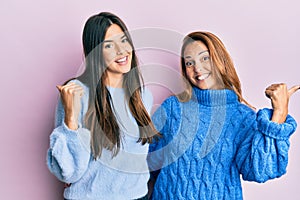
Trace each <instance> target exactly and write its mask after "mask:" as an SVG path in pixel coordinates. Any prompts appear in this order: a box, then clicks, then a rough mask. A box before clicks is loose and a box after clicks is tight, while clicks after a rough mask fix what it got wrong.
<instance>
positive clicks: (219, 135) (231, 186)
mask: <svg viewBox="0 0 300 200" xmlns="http://www.w3.org/2000/svg"><path fill="white" fill-rule="evenodd" d="M181 67H182V68H181V69H182V75H183V77H185V78H186V80H187V81H186V84H187V87H186V90H185V91H184V92H182V93H181V94H179V95H177V96H171V97H169V98H167V99H166V100H165V101H164V102H163V103H162V105H161V107H160V108H158V110H157V111H156V112H155V113H154V115H153V117H152V120H153V123H154V125H155V127H156V128H157V130H158V131H159V132H160V133H161V134H162V139H160V140H158V141H157V142H154V143H152V144H150V148H149V150H150V151H149V155H148V163H149V167H150V169H151V170H152V171H153V172H152V176H151V182H152V181H155V185H154V188H153V192H152V199H201V200H202V199H204V200H205V199H206V200H208V199H209V200H210V199H215V200H220V199H228V200H232V199H242V198H243V195H242V187H241V180H240V175H241V176H242V178H243V179H244V180H247V181H255V182H259V183H261V182H265V181H267V180H270V179H274V178H278V177H280V176H282V175H283V174H284V173H285V172H286V167H287V164H288V149H289V144H290V143H289V137H290V136H291V134H292V133H293V132H294V131H295V130H296V126H297V124H296V121H295V120H294V119H293V118H292V117H291V116H290V115H288V102H289V98H290V97H291V95H292V94H293V93H294V92H296V91H297V90H298V89H299V85H297V86H294V87H292V88H291V89H289V90H288V89H287V86H286V85H285V84H272V85H271V86H269V87H268V88H267V89H266V91H265V93H266V95H267V96H268V97H269V98H270V99H271V104H272V109H267V108H264V109H261V110H259V111H258V112H257V113H256V112H255V111H254V108H253V107H252V106H251V105H249V103H248V102H247V101H246V100H245V99H244V98H243V96H242V91H241V84H240V81H239V78H238V76H237V73H236V71H235V68H234V65H233V62H232V60H231V58H230V55H229V53H228V52H227V50H226V49H225V46H224V45H223V43H222V42H221V40H220V39H219V38H218V37H217V36H215V35H214V34H212V33H209V32H193V33H190V34H188V35H187V36H186V37H185V39H184V41H183V45H182V49H181Z"/></svg>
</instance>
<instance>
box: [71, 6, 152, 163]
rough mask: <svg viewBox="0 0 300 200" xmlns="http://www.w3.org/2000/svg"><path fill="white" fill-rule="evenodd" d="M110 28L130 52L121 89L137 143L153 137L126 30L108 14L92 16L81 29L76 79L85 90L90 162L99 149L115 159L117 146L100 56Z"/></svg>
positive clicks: (115, 127)
mask: <svg viewBox="0 0 300 200" xmlns="http://www.w3.org/2000/svg"><path fill="white" fill-rule="evenodd" d="M112 24H116V25H118V26H119V27H120V28H121V29H122V31H123V32H124V34H125V35H126V36H127V39H128V41H129V43H130V45H131V46H132V49H133V50H132V62H131V70H130V72H128V73H126V74H124V77H123V88H124V90H125V96H126V99H127V102H128V105H129V109H130V112H131V113H132V115H133V117H134V118H135V120H136V122H137V124H138V127H139V133H140V137H139V140H138V141H137V142H141V143H142V144H146V143H147V142H148V143H151V142H152V139H153V136H154V135H156V134H157V132H156V131H155V128H154V126H153V124H152V121H151V118H150V116H149V114H148V113H147V111H146V108H145V107H144V105H143V102H142V99H141V92H142V85H143V80H142V76H141V74H140V71H139V69H138V67H137V66H138V60H137V56H136V53H135V50H134V47H133V43H132V39H131V37H130V35H129V33H128V29H127V28H126V26H125V24H124V22H123V21H122V20H121V19H120V18H119V17H117V16H116V15H114V14H112V13H109V12H102V13H99V14H97V15H93V16H91V17H90V18H89V19H88V20H87V22H86V24H85V26H84V30H83V36H82V42H83V48H84V55H85V67H86V68H85V71H84V72H83V74H82V75H81V76H79V77H78V78H77V79H78V80H80V81H81V82H83V83H84V84H85V85H87V86H88V88H89V106H88V111H87V113H86V115H85V119H84V122H85V126H86V127H87V128H88V129H89V130H90V131H91V150H92V153H93V157H94V159H97V158H99V157H100V156H101V153H102V150H103V148H106V149H108V150H110V151H112V154H113V156H115V155H117V153H118V151H119V149H120V142H121V138H120V128H119V124H118V123H117V120H116V116H115V115H114V113H113V105H112V99H111V95H110V93H109V91H108V89H107V88H106V86H105V80H106V77H107V72H106V66H105V63H104V59H103V53H102V43H103V41H104V37H105V34H106V31H107V29H108V28H109V27H110V26H111V25H112Z"/></svg>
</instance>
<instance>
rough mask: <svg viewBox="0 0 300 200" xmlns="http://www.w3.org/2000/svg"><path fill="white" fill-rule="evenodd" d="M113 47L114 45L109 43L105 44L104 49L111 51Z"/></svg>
mask: <svg viewBox="0 0 300 200" xmlns="http://www.w3.org/2000/svg"><path fill="white" fill-rule="evenodd" d="M112 47H113V44H111V43H108V44H105V45H104V48H105V49H110V48H112Z"/></svg>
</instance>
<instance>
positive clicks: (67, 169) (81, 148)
mask: <svg viewBox="0 0 300 200" xmlns="http://www.w3.org/2000/svg"><path fill="white" fill-rule="evenodd" d="M76 82H77V83H78V81H76ZM87 98H88V94H87V91H86V90H85V94H84V95H83V97H82V99H81V102H82V107H81V110H82V112H81V114H80V115H79V119H78V120H79V128H78V129H77V130H71V129H69V128H68V127H67V125H66V124H65V123H64V108H63V105H62V102H61V100H60V99H59V101H58V104H57V108H56V115H55V129H54V130H53V131H52V133H51V135H50V148H49V149H48V152H47V166H48V168H49V170H50V172H51V173H53V174H54V175H55V176H56V177H57V178H58V179H59V180H60V181H62V182H66V183H73V182H76V181H77V180H79V179H80V178H81V176H82V175H83V173H84V172H85V171H86V169H87V166H88V163H89V160H90V132H89V130H87V129H86V128H83V127H82V122H83V116H84V115H83V112H85V111H86V109H87Z"/></svg>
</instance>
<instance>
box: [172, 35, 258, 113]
mask: <svg viewBox="0 0 300 200" xmlns="http://www.w3.org/2000/svg"><path fill="white" fill-rule="evenodd" d="M195 41H201V42H203V43H204V44H205V45H206V47H207V49H208V52H209V55H210V61H211V64H212V70H213V73H214V74H215V75H216V78H217V79H218V80H217V81H218V82H220V83H223V84H224V88H226V89H230V90H233V91H234V92H235V93H236V95H237V96H238V100H239V101H240V102H244V103H245V104H246V105H248V106H249V107H251V108H254V107H253V106H251V105H250V104H249V103H248V102H247V101H246V100H245V99H244V98H243V96H242V89H241V83H240V80H239V77H238V75H237V73H236V70H235V68H234V64H233V62H232V59H231V57H230V55H229V53H228V51H227V50H226V48H225V46H224V44H223V43H222V41H221V40H220V39H219V38H218V37H217V36H216V35H214V34H212V33H210V32H202V31H197V32H192V33H190V34H188V35H187V36H185V38H184V39H183V44H182V47H181V73H182V75H183V76H184V77H185V78H186V79H187V80H188V77H187V74H186V68H185V61H184V51H185V48H186V47H187V45H189V44H191V43H192V42H195ZM191 96H192V84H191V83H190V82H189V81H188V82H187V88H186V90H185V91H183V92H182V93H180V94H178V95H177V97H178V99H179V100H180V101H182V102H187V101H189V100H190V99H191Z"/></svg>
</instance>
